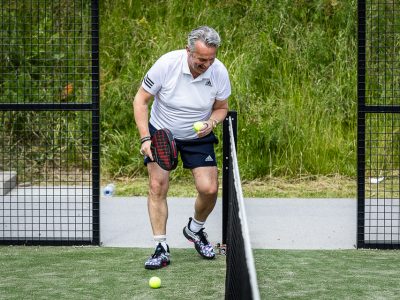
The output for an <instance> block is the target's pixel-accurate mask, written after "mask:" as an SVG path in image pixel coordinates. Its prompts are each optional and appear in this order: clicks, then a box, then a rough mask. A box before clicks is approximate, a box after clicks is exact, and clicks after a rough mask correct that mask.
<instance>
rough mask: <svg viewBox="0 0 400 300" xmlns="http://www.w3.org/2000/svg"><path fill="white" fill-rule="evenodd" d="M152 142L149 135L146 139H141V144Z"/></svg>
mask: <svg viewBox="0 0 400 300" xmlns="http://www.w3.org/2000/svg"><path fill="white" fill-rule="evenodd" d="M150 140H151V137H150V136H149V135H148V136H145V137H142V138H141V139H140V144H143V143H144V142H147V141H150Z"/></svg>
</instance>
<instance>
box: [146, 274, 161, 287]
mask: <svg viewBox="0 0 400 300" xmlns="http://www.w3.org/2000/svg"><path fill="white" fill-rule="evenodd" d="M149 286H150V287H151V288H153V289H158V288H159V287H160V286H161V279H160V277H157V276H153V277H151V278H150V280H149Z"/></svg>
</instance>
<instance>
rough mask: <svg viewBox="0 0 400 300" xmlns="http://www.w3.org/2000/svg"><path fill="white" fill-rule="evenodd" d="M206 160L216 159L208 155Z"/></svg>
mask: <svg viewBox="0 0 400 300" xmlns="http://www.w3.org/2000/svg"><path fill="white" fill-rule="evenodd" d="M204 161H214V160H213V158H212V157H211V155H209V156H207V158H206V159H205V160H204Z"/></svg>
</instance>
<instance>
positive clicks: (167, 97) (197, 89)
mask: <svg viewBox="0 0 400 300" xmlns="http://www.w3.org/2000/svg"><path fill="white" fill-rule="evenodd" d="M220 41H221V39H220V37H219V35H218V33H217V32H216V31H215V30H214V29H212V28H210V27H207V26H202V27H199V28H197V29H194V30H193V31H192V32H190V34H189V36H188V45H187V47H186V49H182V50H176V51H172V52H169V53H167V54H165V55H163V56H162V57H160V58H159V59H158V60H157V62H156V63H155V64H154V65H153V66H152V67H151V68H150V70H149V71H148V72H147V74H146V75H145V77H144V80H143V82H142V84H141V87H140V88H139V90H138V92H137V94H136V96H135V99H134V102H133V109H134V116H135V121H136V125H137V128H138V130H139V134H140V138H141V148H140V153H141V154H142V155H144V157H145V158H144V163H145V165H147V169H148V174H149V195H148V201H147V206H148V213H149V217H150V223H151V226H152V231H153V237H154V241H155V243H156V248H155V252H154V254H153V255H152V256H151V257H149V259H148V260H147V261H146V263H145V268H146V269H158V268H162V267H164V266H166V265H169V263H170V254H169V247H168V244H167V240H166V224H167V218H168V206H167V192H168V187H169V172H168V171H165V170H163V169H162V168H161V167H160V166H159V165H158V164H156V163H154V162H152V161H153V157H152V154H151V150H150V146H151V141H149V137H150V136H151V135H152V134H153V133H154V131H155V130H156V129H160V128H168V129H169V130H170V131H171V132H172V134H173V135H174V138H175V140H176V143H177V149H178V151H179V153H180V157H181V159H182V162H183V167H184V168H188V169H190V170H191V172H192V174H193V178H194V181H195V186H196V189H197V192H198V196H197V198H196V201H195V205H194V215H193V217H191V218H189V222H188V224H187V226H185V227H184V229H183V234H184V236H185V237H186V238H187V239H188V240H189V241H191V242H193V243H194V246H195V249H196V250H197V252H198V253H199V254H200V255H201V256H202V257H204V258H206V259H213V258H214V257H215V253H214V249H213V247H212V245H211V244H210V243H209V241H208V240H207V235H206V233H205V232H204V228H203V226H204V224H205V222H206V220H207V217H208V216H209V214H210V213H211V212H212V210H213V209H214V206H215V203H216V200H217V194H218V170H217V164H216V159H215V153H214V143H217V142H218V140H217V138H216V137H215V135H214V133H213V132H212V131H213V129H214V128H215V127H216V126H217V125H218V124H219V123H220V122H221V121H222V120H223V119H224V118H225V116H226V114H227V112H228V102H227V99H228V97H229V95H230V94H231V86H230V81H229V76H228V72H227V70H226V68H225V66H224V65H223V64H222V63H221V62H220V61H219V60H218V59H217V58H216V54H217V49H218V47H219V45H220ZM153 97H154V101H153V104H152V108H151V113H150V120H149V119H148V105H149V103H150V100H151V99H152V98H153ZM197 121H203V122H204V125H203V127H202V128H201V130H199V131H198V132H195V131H194V130H193V123H195V122H197Z"/></svg>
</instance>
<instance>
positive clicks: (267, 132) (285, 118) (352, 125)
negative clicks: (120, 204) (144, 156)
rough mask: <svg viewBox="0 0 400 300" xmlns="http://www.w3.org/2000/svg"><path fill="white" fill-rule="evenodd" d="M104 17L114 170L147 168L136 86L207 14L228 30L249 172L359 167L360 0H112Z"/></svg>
mask: <svg viewBox="0 0 400 300" xmlns="http://www.w3.org/2000/svg"><path fill="white" fill-rule="evenodd" d="M101 24H102V26H101V41H102V42H101V49H102V50H101V68H102V77H101V78H102V128H103V135H102V146H103V150H104V153H103V171H105V172H106V173H107V174H108V175H111V176H113V175H125V176H132V175H137V174H144V172H145V169H144V168H143V165H142V163H141V157H140V156H139V152H138V149H139V141H138V140H139V139H138V133H137V131H136V128H135V124H134V121H133V115H132V100H133V98H134V95H135V93H136V91H137V89H138V87H139V85H140V82H141V80H142V78H143V76H144V74H145V72H147V70H148V69H149V68H150V66H151V65H152V64H153V63H154V62H155V60H156V59H157V58H158V57H159V56H160V55H162V54H164V53H165V52H167V51H171V50H175V49H179V48H184V47H185V45H186V36H187V34H188V32H189V31H190V30H191V29H193V28H194V27H197V26H200V25H204V24H206V25H209V26H212V27H214V28H216V29H217V31H219V33H220V34H221V37H222V41H223V43H222V46H221V48H220V50H219V53H218V57H219V59H220V60H222V61H223V62H224V64H225V65H226V67H227V68H228V70H229V72H230V78H231V82H232V88H233V91H232V96H231V97H230V99H229V106H230V109H231V110H236V111H237V112H238V118H239V120H238V126H239V128H238V157H239V164H240V167H241V175H242V177H243V178H245V179H253V178H260V177H264V176H269V175H270V176H298V175H299V174H303V175H304V174H314V175H317V174H321V175H327V174H334V173H335V174H337V173H338V174H342V175H347V176H354V175H355V174H356V171H355V170H356V132H355V131H356V104H357V102H356V100H357V98H356V79H357V76H356V74H357V72H356V24H357V18H356V1H339V0H313V1H308V0H294V1H292V0H291V1H289V0H286V1H282V0H279V1H278V0H274V1H255V0H253V1H251V0H248V1H233V0H232V1H177V0H169V1H155V2H144V1H132V0H121V1H111V0H103V1H101ZM218 134H219V135H221V132H220V131H219V132H218ZM221 152H222V151H221V145H219V146H218V153H219V154H218V155H219V156H218V157H219V161H220V162H221ZM182 172H183V171H182V169H180V168H178V170H177V171H175V176H178V177H179V176H180V175H181V174H182Z"/></svg>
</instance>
